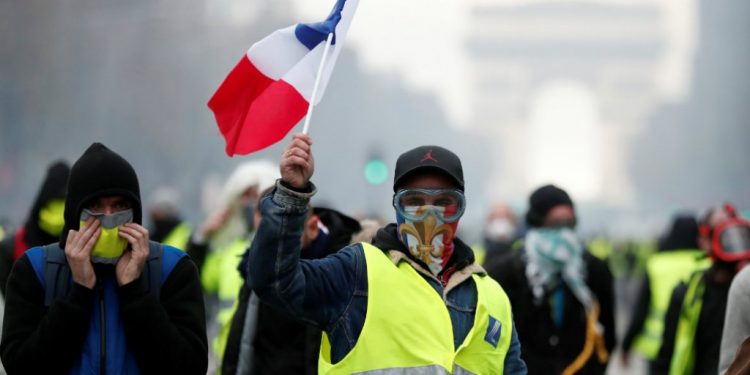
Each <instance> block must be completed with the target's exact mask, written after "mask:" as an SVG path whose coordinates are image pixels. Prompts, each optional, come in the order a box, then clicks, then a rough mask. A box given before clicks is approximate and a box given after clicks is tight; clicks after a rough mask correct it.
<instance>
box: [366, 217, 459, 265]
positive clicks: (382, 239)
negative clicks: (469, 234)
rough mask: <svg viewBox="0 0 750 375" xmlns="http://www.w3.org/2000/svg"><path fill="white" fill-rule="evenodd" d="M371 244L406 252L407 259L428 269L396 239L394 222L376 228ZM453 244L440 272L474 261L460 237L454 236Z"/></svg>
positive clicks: (385, 249) (382, 248)
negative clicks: (451, 251)
mask: <svg viewBox="0 0 750 375" xmlns="http://www.w3.org/2000/svg"><path fill="white" fill-rule="evenodd" d="M372 244H373V245H374V246H375V247H377V248H378V249H381V250H383V251H388V250H396V251H400V252H402V253H404V254H406V256H407V257H409V259H411V260H413V261H414V262H416V263H417V264H419V265H420V266H422V267H423V268H424V269H425V270H429V269H430V268H429V267H427V265H426V264H424V262H422V261H421V260H419V259H417V258H414V257H413V256H412V255H411V253H410V252H409V249H407V248H406V245H404V243H403V242H401V240H399V239H398V232H397V230H396V224H395V223H391V224H388V225H386V226H385V227H383V228H380V229H378V232H377V233H375V238H373V239H372ZM453 246H454V248H453V255H452V256H451V258H450V259H449V260H448V263H447V264H446V265H445V268H443V271H441V274H442V273H443V272H445V271H446V270H451V269H453V271H459V270H461V269H463V268H464V267H466V266H468V265H470V264H473V263H474V251H473V250H471V248H470V247H469V246H468V245H466V244H465V243H464V242H463V241H461V239H459V238H458V237H456V238H454V239H453ZM437 276H438V278H440V276H441V275H440V274H439V275H437Z"/></svg>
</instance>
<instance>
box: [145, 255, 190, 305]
mask: <svg viewBox="0 0 750 375" xmlns="http://www.w3.org/2000/svg"><path fill="white" fill-rule="evenodd" d="M186 256H187V254H185V252H184V251H182V250H179V249H177V248H175V247H172V246H168V245H164V244H161V243H159V242H154V241H150V243H149V256H148V260H147V261H146V266H145V267H144V268H143V275H142V276H141V280H142V282H144V283H145V285H144V286H145V287H146V288H147V289H146V290H147V291H148V292H149V293H150V294H151V295H153V296H154V297H156V299H159V292H160V291H161V286H162V285H164V282H165V281H166V280H167V277H168V276H169V274H170V273H171V272H172V270H173V269H174V267H175V266H176V265H177V263H178V262H179V261H180V260H181V259H182V258H183V257H186Z"/></svg>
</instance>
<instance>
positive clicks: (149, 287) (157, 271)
mask: <svg viewBox="0 0 750 375" xmlns="http://www.w3.org/2000/svg"><path fill="white" fill-rule="evenodd" d="M148 250H149V254H148V259H147V260H146V266H145V267H143V274H142V275H141V282H142V283H144V287H145V288H146V291H147V292H148V293H150V294H151V295H153V296H154V297H156V299H159V291H160V289H161V274H162V258H163V253H164V249H163V248H162V244H160V243H158V242H154V241H149V244H148Z"/></svg>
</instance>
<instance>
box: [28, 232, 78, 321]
mask: <svg viewBox="0 0 750 375" xmlns="http://www.w3.org/2000/svg"><path fill="white" fill-rule="evenodd" d="M26 257H27V258H28V259H29V262H31V267H32V268H33V269H34V273H35V274H36V277H37V279H39V283H40V284H41V285H42V289H44V306H47V307H49V305H51V304H52V302H54V300H55V299H56V298H59V297H62V296H65V295H67V294H68V292H69V291H70V287H71V285H72V278H71V275H70V267H68V260H67V259H66V258H65V251H64V250H63V249H62V248H60V245H59V244H58V243H54V244H50V245H46V246H41V247H35V248H32V249H29V251H27V252H26Z"/></svg>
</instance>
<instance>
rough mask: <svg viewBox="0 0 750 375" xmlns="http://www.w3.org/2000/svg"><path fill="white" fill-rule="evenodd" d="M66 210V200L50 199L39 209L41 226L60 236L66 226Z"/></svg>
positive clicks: (46, 230)
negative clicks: (64, 214)
mask: <svg viewBox="0 0 750 375" xmlns="http://www.w3.org/2000/svg"><path fill="white" fill-rule="evenodd" d="M64 212H65V201H64V200H62V199H52V200H50V201H49V202H47V204H46V205H44V207H42V209H41V210H39V228H42V230H43V231H45V232H47V233H48V234H50V235H52V236H59V235H60V233H61V232H62V230H63V227H64V226H65V217H64V216H63V213H64Z"/></svg>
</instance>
